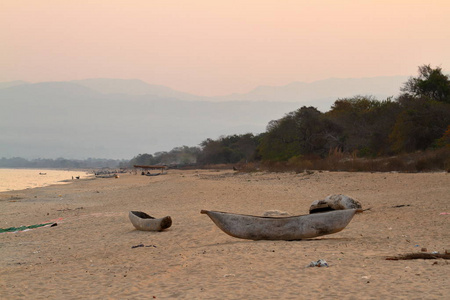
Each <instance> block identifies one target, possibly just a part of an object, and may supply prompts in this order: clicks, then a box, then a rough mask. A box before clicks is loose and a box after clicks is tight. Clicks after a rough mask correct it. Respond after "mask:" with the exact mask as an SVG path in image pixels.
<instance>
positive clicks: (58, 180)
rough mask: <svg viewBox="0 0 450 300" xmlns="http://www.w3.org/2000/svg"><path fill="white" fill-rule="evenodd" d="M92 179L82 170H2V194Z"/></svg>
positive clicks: (0, 176) (0, 189)
mask: <svg viewBox="0 0 450 300" xmlns="http://www.w3.org/2000/svg"><path fill="white" fill-rule="evenodd" d="M72 176H73V178H74V180H76V177H77V176H80V178H87V177H91V176H92V174H87V173H86V172H85V171H80V170H72V171H70V170H69V171H66V170H41V169H0V192H5V191H16V190H24V189H32V188H37V187H43V186H48V185H52V184H64V183H68V182H62V181H63V180H69V182H70V181H71V180H72Z"/></svg>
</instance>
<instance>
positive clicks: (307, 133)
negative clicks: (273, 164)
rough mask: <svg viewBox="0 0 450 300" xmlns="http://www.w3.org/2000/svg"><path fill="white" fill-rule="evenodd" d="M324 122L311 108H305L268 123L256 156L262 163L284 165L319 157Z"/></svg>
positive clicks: (322, 146)
mask: <svg viewBox="0 0 450 300" xmlns="http://www.w3.org/2000/svg"><path fill="white" fill-rule="evenodd" d="M326 128H327V126H326V122H325V121H324V119H323V118H322V113H321V112H320V111H318V110H317V109H316V108H315V107H306V106H303V107H302V108H300V109H298V110H297V111H294V112H290V113H288V114H286V115H285V116H284V117H283V118H281V119H280V120H276V121H271V122H270V123H269V124H268V126H267V132H266V133H265V135H264V136H263V137H262V139H261V143H260V145H259V148H258V154H259V155H260V156H261V159H263V160H273V161H286V160H288V159H290V158H291V157H294V156H301V155H306V154H318V155H320V154H323V153H324V149H325V145H326V143H327V140H326V135H325V132H326Z"/></svg>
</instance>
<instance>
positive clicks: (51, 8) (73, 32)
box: [0, 0, 450, 96]
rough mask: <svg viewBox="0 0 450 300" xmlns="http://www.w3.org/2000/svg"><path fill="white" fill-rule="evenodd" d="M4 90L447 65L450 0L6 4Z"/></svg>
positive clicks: (211, 90) (1, 64)
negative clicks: (15, 84)
mask: <svg viewBox="0 0 450 300" xmlns="http://www.w3.org/2000/svg"><path fill="white" fill-rule="evenodd" d="M0 41H1V44H0V82H5V81H13V80H25V81H30V82H40V81H67V80H77V79H85V78H123V79H132V78H136V79H141V80H144V81H146V82H147V83H150V84H159V85H165V86H168V87H171V88H174V89H177V90H179V91H183V92H188V93H193V94H197V95H205V96H216V95H224V94H231V93H244V92H248V91H250V90H251V89H253V88H255V87H257V86H259V85H285V84H288V83H290V82H293V81H304V82H311V81H316V80H321V79H327V78H330V77H338V78H360V77H375V76H393V75H416V74H417V67H418V66H419V65H423V64H431V65H432V66H441V67H442V68H443V69H444V70H449V69H450V1H449V0H436V1H433V0H426V1H425V0H420V1H418V0H388V1H384V0H379V1H365V0H339V1H338V0H316V1H313V0H310V1H302V0H296V1H290V0H257V1H254V0H248V1H232V0H198V1H194V0H193V1H190V0H185V1H181V0H177V1H172V0H158V1H156V0H128V1H126V0H124V1H122V0H106V1H105V0H95V1H85V0H1V1H0Z"/></svg>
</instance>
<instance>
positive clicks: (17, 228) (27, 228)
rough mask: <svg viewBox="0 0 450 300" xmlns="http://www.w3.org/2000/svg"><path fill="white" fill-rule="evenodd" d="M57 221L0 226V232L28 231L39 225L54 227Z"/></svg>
mask: <svg viewBox="0 0 450 300" xmlns="http://www.w3.org/2000/svg"><path fill="white" fill-rule="evenodd" d="M57 225H58V223H55V222H49V223H43V224H35V225H29V226H19V227H9V228H0V233H4V232H19V231H29V230H31V229H35V228H39V227H54V226H57Z"/></svg>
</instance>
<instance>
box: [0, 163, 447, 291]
mask: <svg viewBox="0 0 450 300" xmlns="http://www.w3.org/2000/svg"><path fill="white" fill-rule="evenodd" d="M330 194H345V195H348V196H350V197H352V198H354V199H356V200H358V201H359V202H361V204H362V206H363V208H364V209H369V208H370V209H369V210H366V211H364V212H363V213H362V214H357V215H355V217H354V218H353V220H352V221H351V222H350V224H349V225H348V226H347V227H346V228H345V229H344V230H343V231H341V232H339V233H335V234H332V235H327V236H323V237H318V238H314V239H309V240H301V241H251V240H242V239H237V238H234V237H231V236H228V235H227V234H225V233H224V232H222V231H221V230H220V229H219V228H218V227H217V226H216V225H215V224H214V223H213V222H212V221H211V219H209V217H208V216H206V215H203V214H200V210H201V209H207V210H219V211H227V212H234V213H242V214H251V215H262V214H263V213H264V212H266V211H268V210H280V211H285V212H288V213H290V214H291V215H299V214H307V213H308V210H309V206H310V204H311V203H312V202H313V201H314V200H319V199H324V198H325V197H326V196H328V195H330ZM449 204H450V174H448V173H426V174H399V173H346V172H314V173H312V174H307V173H300V174H294V173H262V172H261V173H259V172H257V173H251V174H242V173H234V172H232V171H215V170H189V171H181V170H168V172H167V174H166V175H161V176H141V175H132V174H123V175H121V176H120V177H119V178H105V179H95V180H89V179H86V180H78V181H75V182H73V183H72V184H68V185H54V186H48V187H44V188H37V189H29V190H23V191H14V192H4V193H0V205H1V210H0V222H1V225H0V228H7V227H13V226H14V227H17V226H21V225H33V224H41V223H45V222H48V221H52V222H57V224H58V225H57V226H55V227H42V228H37V229H33V230H29V231H25V232H17V233H3V234H0V298H1V299H137V298H141V299H153V298H155V299H172V298H188V299H319V298H325V299H392V298H396V299H401V298H404V299H448V297H449V295H450V281H449V275H450V261H448V260H443V259H436V260H435V259H433V260H424V259H417V260H397V261H393V260H386V259H385V258H386V257H387V256H394V255H398V254H405V253H411V252H420V251H421V249H422V248H426V249H427V251H428V252H432V251H438V252H440V253H443V252H444V251H445V250H450V215H447V214H441V213H445V212H450V205H449ZM130 210H140V211H144V212H146V213H148V214H150V215H152V216H154V217H163V216H166V215H170V216H171V217H172V220H173V224H172V227H170V228H169V229H167V230H165V231H163V232H144V231H138V230H135V229H134V227H133V226H132V224H131V222H130V221H129V219H128V212H129V211H130ZM139 244H143V245H145V246H146V247H137V248H132V247H133V246H136V245H139ZM319 259H324V260H326V261H327V263H328V264H329V267H321V268H318V267H307V266H308V265H309V263H310V262H311V261H317V260H319Z"/></svg>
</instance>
